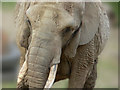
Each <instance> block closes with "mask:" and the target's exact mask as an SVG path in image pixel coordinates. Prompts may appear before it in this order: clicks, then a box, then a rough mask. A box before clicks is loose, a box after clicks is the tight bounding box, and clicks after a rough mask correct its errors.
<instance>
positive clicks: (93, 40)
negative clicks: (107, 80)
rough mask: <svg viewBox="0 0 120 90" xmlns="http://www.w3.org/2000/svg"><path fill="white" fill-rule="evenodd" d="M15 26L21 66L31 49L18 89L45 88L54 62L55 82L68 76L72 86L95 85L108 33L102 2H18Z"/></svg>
mask: <svg viewBox="0 0 120 90" xmlns="http://www.w3.org/2000/svg"><path fill="white" fill-rule="evenodd" d="M16 25H17V29H18V35H17V43H18V46H19V47H20V50H21V58H20V67H21V66H22V64H23V62H24V60H25V55H26V51H28V55H27V58H28V62H27V64H28V70H27V73H26V75H25V77H24V78H23V80H22V82H21V83H20V84H18V85H17V87H18V88H26V87H27V88H44V86H45V83H46V81H47V78H48V74H49V69H50V67H51V66H52V65H55V64H59V66H58V70H57V75H56V79H55V81H59V80H63V79H66V78H69V88H94V86H95V81H96V78H97V60H98V59H97V58H98V55H99V54H100V53H101V51H102V50H103V48H104V45H105V43H106V41H107V39H108V32H109V22H108V17H107V15H106V12H105V10H104V9H103V7H102V5H101V3H96V2H94V3H92V2H86V3H85V2H83V3H81V2H80V3H40V2H39V3H37V2H34V3H32V2H31V3H30V2H29V3H28V2H27V3H18V4H17V7H16Z"/></svg>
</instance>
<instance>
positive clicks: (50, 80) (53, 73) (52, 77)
mask: <svg viewBox="0 0 120 90" xmlns="http://www.w3.org/2000/svg"><path fill="white" fill-rule="evenodd" d="M57 68H58V65H57V64H56V65H53V66H52V67H51V68H50V73H49V76H48V80H47V82H46V85H45V87H44V88H47V89H49V88H51V87H52V85H53V83H54V80H55V76H56V72H57Z"/></svg>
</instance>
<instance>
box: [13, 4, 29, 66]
mask: <svg viewBox="0 0 120 90" xmlns="http://www.w3.org/2000/svg"><path fill="white" fill-rule="evenodd" d="M29 5H30V3H27V2H26V3H25V2H21V3H20V2H18V3H17V5H16V11H15V24H16V29H17V40H16V41H17V45H18V47H19V48H20V51H21V59H20V66H22V64H23V63H24V57H25V53H26V48H27V47H28V37H29V34H30V30H29V26H28V24H27V20H26V10H27V9H28V7H29Z"/></svg>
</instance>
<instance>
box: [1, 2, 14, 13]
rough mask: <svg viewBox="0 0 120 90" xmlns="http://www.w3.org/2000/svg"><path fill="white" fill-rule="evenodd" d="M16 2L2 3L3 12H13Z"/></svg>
mask: <svg viewBox="0 0 120 90" xmlns="http://www.w3.org/2000/svg"><path fill="white" fill-rule="evenodd" d="M15 5H16V2H2V9H3V10H7V11H8V10H13V9H14V8H15Z"/></svg>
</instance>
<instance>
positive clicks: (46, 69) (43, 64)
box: [26, 31, 60, 88]
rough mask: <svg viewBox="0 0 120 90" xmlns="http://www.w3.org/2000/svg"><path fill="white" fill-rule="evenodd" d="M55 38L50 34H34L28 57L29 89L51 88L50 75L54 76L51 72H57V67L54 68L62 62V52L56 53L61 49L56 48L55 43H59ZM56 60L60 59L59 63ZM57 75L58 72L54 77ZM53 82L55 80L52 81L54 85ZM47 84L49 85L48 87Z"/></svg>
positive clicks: (27, 76)
mask: <svg viewBox="0 0 120 90" xmlns="http://www.w3.org/2000/svg"><path fill="white" fill-rule="evenodd" d="M53 36H54V35H52V34H50V33H39V31H35V33H34V32H33V35H32V40H31V43H30V45H29V48H28V53H27V56H26V57H27V69H28V71H27V75H26V78H27V83H28V85H29V88H44V87H46V86H47V87H48V88H49V86H51V85H49V84H50V83H51V82H49V81H51V76H48V75H52V73H53V72H52V71H51V70H53V71H55V69H56V70H57V68H56V67H52V66H54V65H55V64H57V63H59V60H60V52H57V51H56V50H59V51H60V48H59V49H57V48H56V45H55V43H57V42H56V40H55V39H54V38H53ZM57 46H59V45H57ZM56 59H58V61H57V60H56ZM53 61H55V62H53ZM52 62H53V63H52ZM51 67H52V68H51ZM54 68H55V69H54ZM50 72H51V73H50ZM55 74H56V72H55V73H53V76H55ZM54 78H55V77H54ZM53 81H54V79H52V83H53ZM46 83H48V84H47V85H46ZM47 87H46V88H47Z"/></svg>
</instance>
